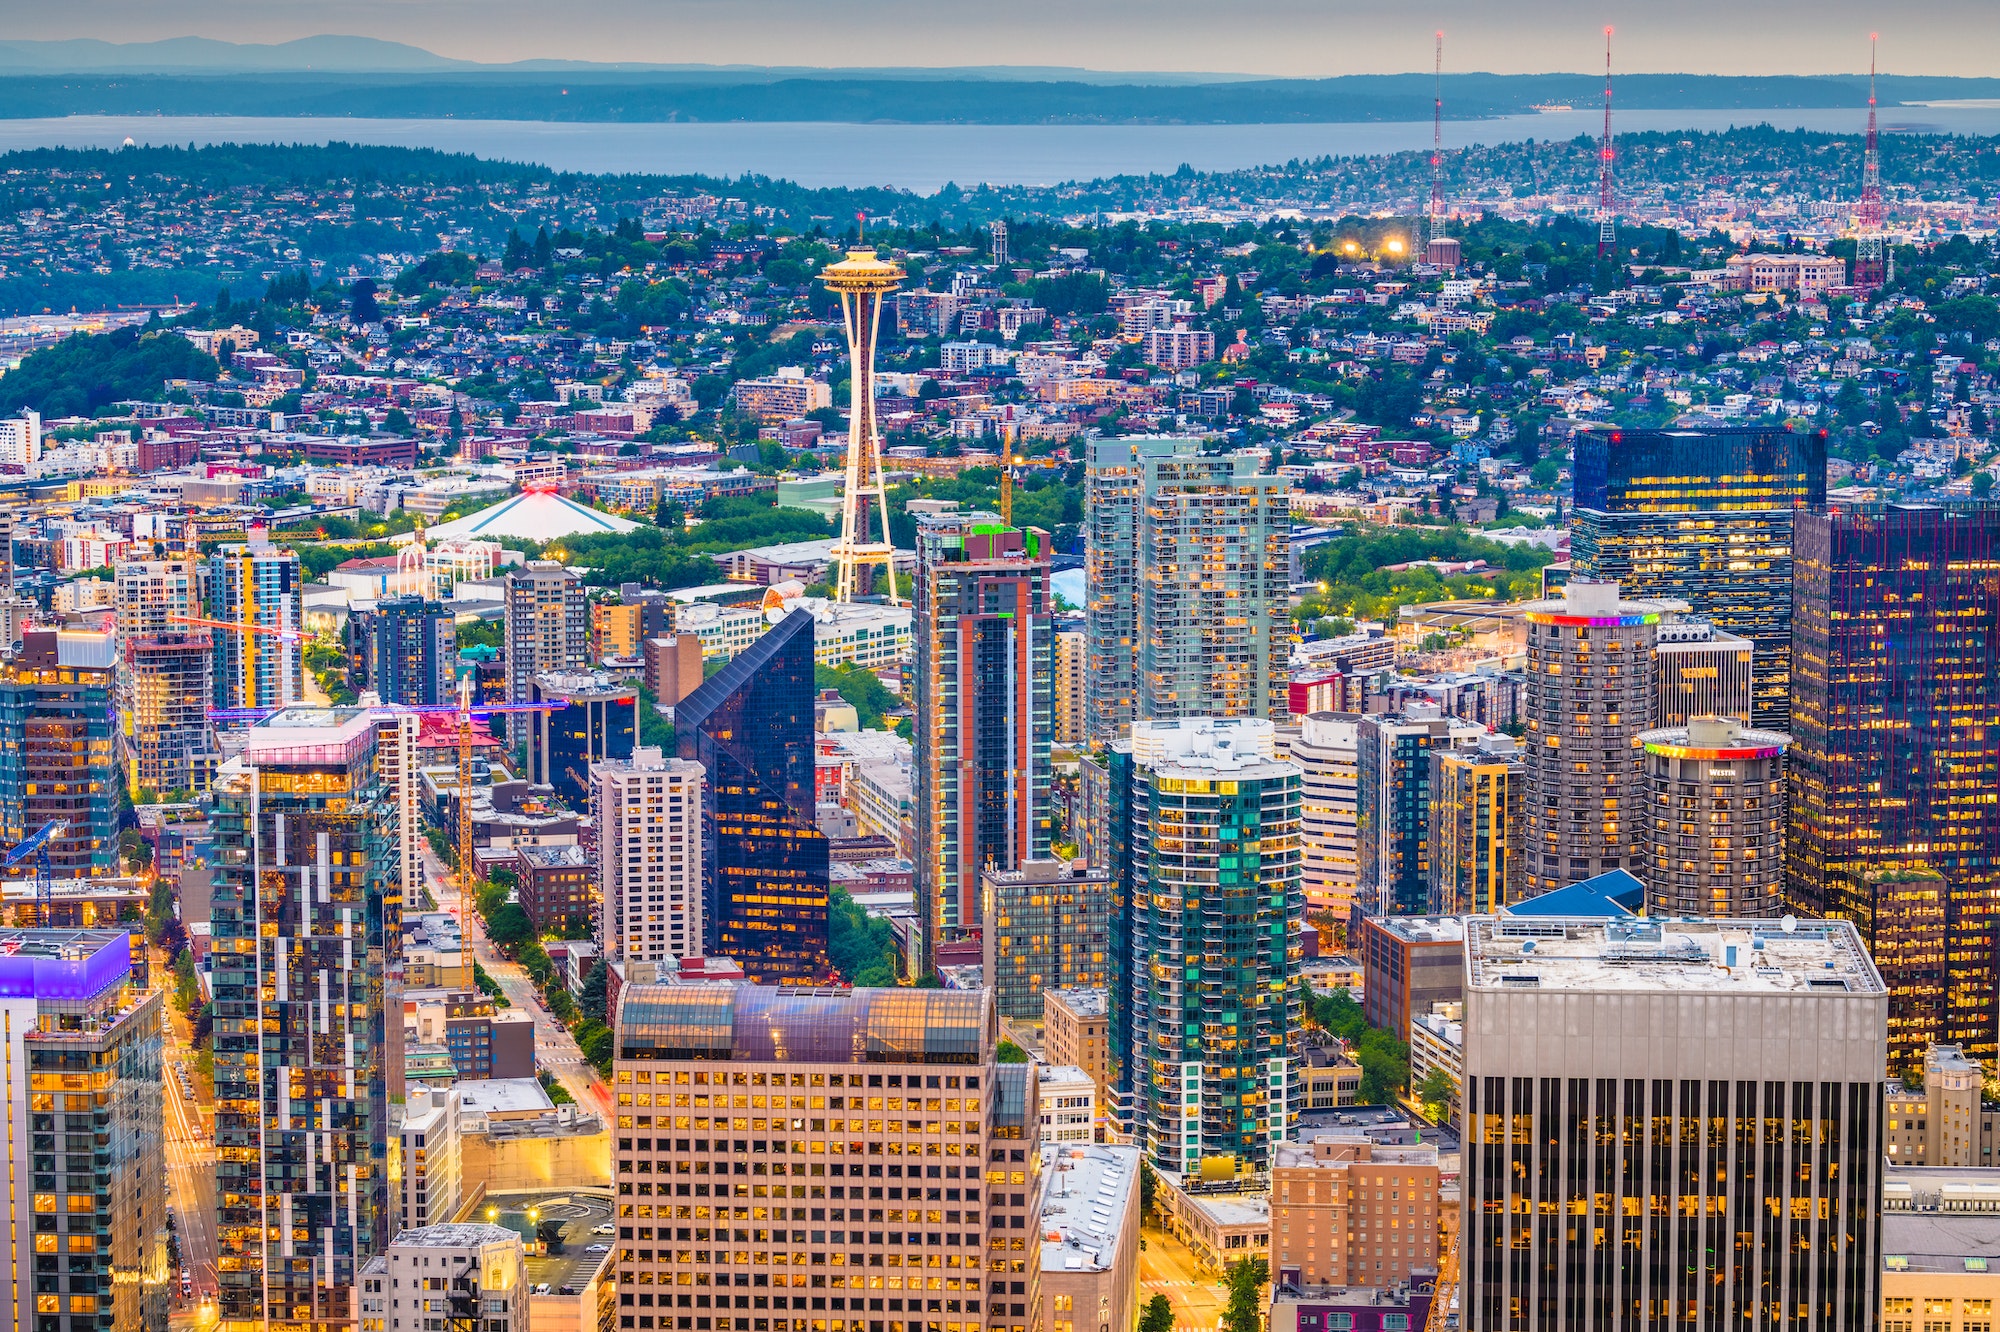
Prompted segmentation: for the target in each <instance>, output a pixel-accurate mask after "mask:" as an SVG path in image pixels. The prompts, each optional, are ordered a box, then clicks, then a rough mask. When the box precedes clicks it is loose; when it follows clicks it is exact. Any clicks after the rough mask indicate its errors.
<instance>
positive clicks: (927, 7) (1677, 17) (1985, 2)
mask: <svg viewBox="0 0 2000 1332" xmlns="http://www.w3.org/2000/svg"><path fill="white" fill-rule="evenodd" d="M0 12H5V13H6V14H7V20H8V22H7V25H6V26H7V29H8V34H7V35H8V36H9V37H11V38H16V39H21V38H43V39H49V38H64V37H86V36H87V37H98V38H104V39H108V40H115V41H143V40H151V39H156V38H164V37H179V36H187V35H198V36H210V37H218V38H225V39H228V40H234V41H284V40H287V39H290V38H295V37H304V36H310V35H313V34H317V33H326V32H337V33H353V34H360V35H365V36H371V37H381V38H389V39H393V40H397V41H405V42H411V43H414V44H416V45H420V46H424V47H427V48H429V49H431V50H433V51H436V52H437V53H439V54H441V55H448V56H455V57H459V58H464V59H473V60H486V61H507V60H521V59H533V58H545V57H566V58H572V59H580V60H644V61H660V62H689V63H717V64H723V63H730V64H759V65H764V64H782V65H824V66H856V65H866V66H884V65H925V66H951V65H1068V66H1082V67H1087V68H1093V69H1107V70H1209V71H1236V72H1244V73H1256V74H1274V75H1289V76H1314V75H1331V74H1353V73H1386V72H1399V71H1407V70H1412V69H1428V68H1429V67H1430V59H1431V38H1430V34H1431V32H1432V31H1433V30H1434V29H1437V28H1443V29H1444V30H1445V33H1446V63H1447V66H1448V67H1449V68H1451V69H1454V70H1460V71H1466V70H1485V71H1491V72H1496V73H1533V72H1545V71H1552V70H1593V69H1596V68H1599V67H1601V65H1602V62H1603V47H1602V41H1603V38H1602V36H1601V32H1602V29H1603V27H1604V25H1605V24H1607V23H1609V24H1612V25H1614V26H1616V28H1617V29H1618V37H1617V64H1618V67H1619V68H1620V69H1624V70H1629V71H1651V72H1677V73H1678V72H1686V73H1712V74H1820V73H1829V72H1836V71H1851V70H1856V69H1865V68H1866V65H1867V56H1868V50H1867V38H1868V32H1869V30H1870V29H1871V28H1881V29H1883V47H1882V59H1883V66H1884V68H1885V69H1887V70H1893V71H1895V72H1898V73H1906V74H1957V75H1986V74H1991V73H1993V72H1994V71H1995V70H1996V69H2000V22H1996V21H1995V9H1994V5H1993V2H1992V0H1932V3H1929V4H1927V5H1924V6H1921V7H1919V6H1911V5H1898V6H1893V7H1891V6H1885V5H1881V4H1879V3H1875V4H1864V3H1862V2H1861V0H1677V2H1676V3H1671V4H1663V3H1660V2H1659V0H1511V2H1509V0H1423V2H1422V3H1408V0H1234V2H1233V3H1232V2H1231V0H1221V2H1220V3H1218V0H1008V2H1007V3H992V2H991V0H556V2H555V3H550V2H549V0H355V2H353V3H343V4H340V5H332V4H326V3H319V2H314V3H306V2H304V0H175V2H174V3H170V4H162V3H157V2H150V3H149V2H147V0H72V2H71V3H66V4H63V5H29V4H26V3H25V2H24V0H6V3H5V5H4V9H0Z"/></svg>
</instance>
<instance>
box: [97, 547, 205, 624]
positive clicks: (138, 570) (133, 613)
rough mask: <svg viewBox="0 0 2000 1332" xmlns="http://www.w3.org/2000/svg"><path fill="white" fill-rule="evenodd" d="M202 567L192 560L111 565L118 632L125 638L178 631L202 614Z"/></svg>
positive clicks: (129, 561) (124, 561)
mask: <svg viewBox="0 0 2000 1332" xmlns="http://www.w3.org/2000/svg"><path fill="white" fill-rule="evenodd" d="M203 573H204V570H203V566H202V565H201V564H200V563H198V562H197V561H194V560H120V561H119V562H118V563H117V564H115V565H114V566H113V567H112V596H113V598H114V600H115V602H116V604H117V607H118V632H119V633H120V634H121V635H123V636H124V637H125V638H127V639H133V638H146V637H150V636H152V635H155V634H178V633H182V632H184V631H185V630H186V628H187V626H186V625H184V624H182V623H179V621H178V620H177V619H176V617H180V618H182V619H185V618H188V617H196V616H200V615H202V614H203V613H204V612H203V610H202V602H203V598H202V592H201V584H202V577H203Z"/></svg>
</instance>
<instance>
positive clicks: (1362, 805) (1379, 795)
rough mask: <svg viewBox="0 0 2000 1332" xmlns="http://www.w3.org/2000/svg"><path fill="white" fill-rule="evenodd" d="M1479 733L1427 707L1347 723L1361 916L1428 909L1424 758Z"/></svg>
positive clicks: (1427, 766) (1427, 761) (1427, 768)
mask: <svg viewBox="0 0 2000 1332" xmlns="http://www.w3.org/2000/svg"><path fill="white" fill-rule="evenodd" d="M1485 734H1486V728H1485V727H1484V726H1480V725H1478V724H1477V723H1475V722H1468V721H1460V720H1459V719H1458V718H1456V717H1446V716H1444V715H1443V714H1442V713H1440V712H1439V711H1438V709H1437V708H1436V707H1435V706H1433V705H1431V704H1428V703H1418V704H1412V705H1411V706H1410V707H1408V708H1406V709H1405V710H1403V711H1402V712H1378V713H1371V714H1369V715H1368V716H1365V717H1363V718H1361V719H1360V721H1359V722H1357V723H1356V724H1355V775H1356V776H1355V835H1354V859H1355V888H1354V897H1355V900H1356V901H1357V902H1358V903H1359V904H1360V906H1361V908H1362V910H1363V911H1365V912H1368V913H1370V914H1373V915H1385V916H1402V915H1411V914H1414V913H1419V912H1423V911H1428V910H1429V909H1430V900H1431V855H1432V846H1431V801H1432V792H1431V752H1432V751H1433V750H1438V749H1456V748H1466V747H1470V746H1471V745H1473V744H1475V743H1477V742H1478V741H1479V739H1480V738H1481V737H1483V736H1484V735H1485Z"/></svg>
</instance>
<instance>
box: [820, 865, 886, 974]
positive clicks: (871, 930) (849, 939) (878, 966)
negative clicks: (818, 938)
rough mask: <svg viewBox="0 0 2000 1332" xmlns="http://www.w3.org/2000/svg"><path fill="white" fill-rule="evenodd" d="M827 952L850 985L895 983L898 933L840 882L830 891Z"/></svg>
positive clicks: (827, 914) (827, 916) (827, 915)
mask: <svg viewBox="0 0 2000 1332" xmlns="http://www.w3.org/2000/svg"><path fill="white" fill-rule="evenodd" d="M826 908H827V910H826V922H827V945H826V947H827V955H828V957H829V958H831V960H832V962H833V965H834V968H835V970H837V971H839V972H840V974H841V975H842V976H845V977H846V978H847V983H848V984H850V985H859V986H866V987H876V986H888V985H894V984H895V983H896V970H897V967H896V962H897V953H896V936H895V933H894V931H892V930H891V929H890V928H889V922H888V921H886V920H880V919H878V918H876V917H874V916H871V915H869V914H868V913H867V912H866V911H863V910H862V909H861V908H860V907H858V906H856V905H855V904H854V898H853V897H852V896H851V895H850V894H849V893H848V891H847V889H845V888H844V887H842V886H841V885H839V884H835V885H833V887H832V888H830V889H829V890H828V891H827V899H826Z"/></svg>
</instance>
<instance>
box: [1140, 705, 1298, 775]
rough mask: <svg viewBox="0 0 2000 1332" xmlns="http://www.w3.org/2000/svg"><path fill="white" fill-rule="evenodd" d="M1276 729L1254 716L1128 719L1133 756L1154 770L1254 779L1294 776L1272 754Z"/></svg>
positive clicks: (1294, 771)
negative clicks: (1164, 719) (1151, 719)
mask: <svg viewBox="0 0 2000 1332" xmlns="http://www.w3.org/2000/svg"><path fill="white" fill-rule="evenodd" d="M1277 743H1278V732H1277V728H1276V727H1274V726H1272V725H1271V723H1270V722H1267V721H1263V720H1261V719H1259V718H1255V717H1182V718H1179V719H1177V720H1174V721H1141V722H1134V723H1133V724H1132V740H1131V744H1132V758H1133V760H1134V761H1135V762H1137V763H1140V764H1142V765H1144V766H1145V767H1148V768H1151V769H1152V770H1154V771H1155V772H1158V773H1168V772H1172V773H1180V774H1185V775H1188V776H1194V777H1204V776H1207V777H1227V778H1239V779H1255V778H1265V777H1286V776H1297V775H1298V771H1299V770H1298V769H1297V768H1296V767H1295V766H1293V765H1292V764H1290V763H1287V762H1283V761H1281V760H1280V759H1279V758H1278V757H1277Z"/></svg>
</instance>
